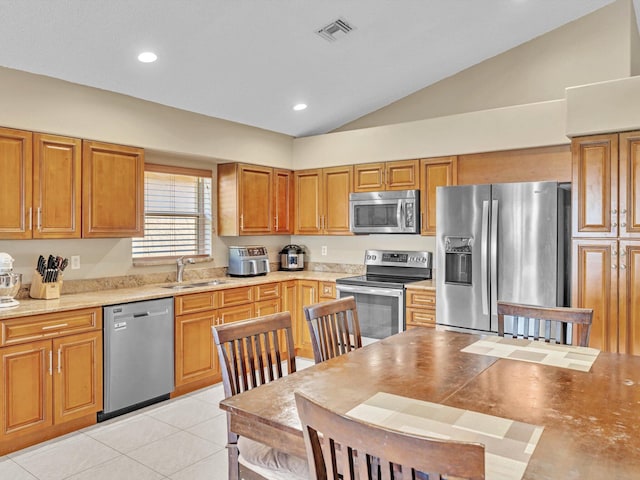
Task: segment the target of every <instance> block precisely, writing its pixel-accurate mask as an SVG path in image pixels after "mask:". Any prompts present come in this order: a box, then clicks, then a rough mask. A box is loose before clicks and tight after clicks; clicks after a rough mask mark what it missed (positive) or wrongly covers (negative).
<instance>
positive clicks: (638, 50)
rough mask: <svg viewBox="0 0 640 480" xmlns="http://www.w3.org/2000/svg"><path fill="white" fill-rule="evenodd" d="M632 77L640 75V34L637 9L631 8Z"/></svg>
mask: <svg viewBox="0 0 640 480" xmlns="http://www.w3.org/2000/svg"><path fill="white" fill-rule="evenodd" d="M639 4H640V3H639ZM629 20H630V22H631V75H632V76H636V75H640V32H639V31H638V16H637V15H636V11H635V8H631V15H630V16H629Z"/></svg>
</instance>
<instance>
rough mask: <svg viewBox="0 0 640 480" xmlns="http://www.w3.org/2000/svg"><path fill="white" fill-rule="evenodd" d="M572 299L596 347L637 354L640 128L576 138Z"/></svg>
mask: <svg viewBox="0 0 640 480" xmlns="http://www.w3.org/2000/svg"><path fill="white" fill-rule="evenodd" d="M571 153H572V161H573V169H572V170H573V192H572V195H573V202H572V203H573V212H572V217H573V218H572V224H573V225H572V230H573V252H572V253H573V255H572V259H573V260H572V261H573V266H572V269H573V282H572V283H573V287H574V288H573V292H572V297H573V298H572V304H573V305H574V306H576V307H585V308H592V309H593V311H594V313H593V325H592V327H591V341H590V345H591V346H592V347H596V348H600V349H602V350H605V351H612V352H620V353H630V354H635V355H640V131H636V132H626V133H620V134H609V135H594V136H588V137H576V138H574V139H573V141H572V145H571Z"/></svg>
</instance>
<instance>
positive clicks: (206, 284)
mask: <svg viewBox="0 0 640 480" xmlns="http://www.w3.org/2000/svg"><path fill="white" fill-rule="evenodd" d="M225 283H227V282H225V281H224V280H210V281H208V282H198V283H191V284H190V285H191V286H192V287H209V286H215V285H223V284H225Z"/></svg>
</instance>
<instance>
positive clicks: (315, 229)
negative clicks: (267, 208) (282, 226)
mask: <svg viewBox="0 0 640 480" xmlns="http://www.w3.org/2000/svg"><path fill="white" fill-rule="evenodd" d="M294 183H295V198H296V201H295V209H294V210H295V233H296V234H298V235H318V234H320V233H322V226H321V224H320V221H321V218H320V217H321V216H322V214H323V212H322V205H323V201H324V199H323V195H322V170H320V169H314V170H299V171H297V172H295V174H294Z"/></svg>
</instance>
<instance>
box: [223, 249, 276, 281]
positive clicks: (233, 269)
mask: <svg viewBox="0 0 640 480" xmlns="http://www.w3.org/2000/svg"><path fill="white" fill-rule="evenodd" d="M267 273H269V258H268V256H267V248H266V247H263V246H259V245H251V246H246V247H229V271H228V274H229V275H230V276H232V277H255V276H258V275H266V274H267Z"/></svg>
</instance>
